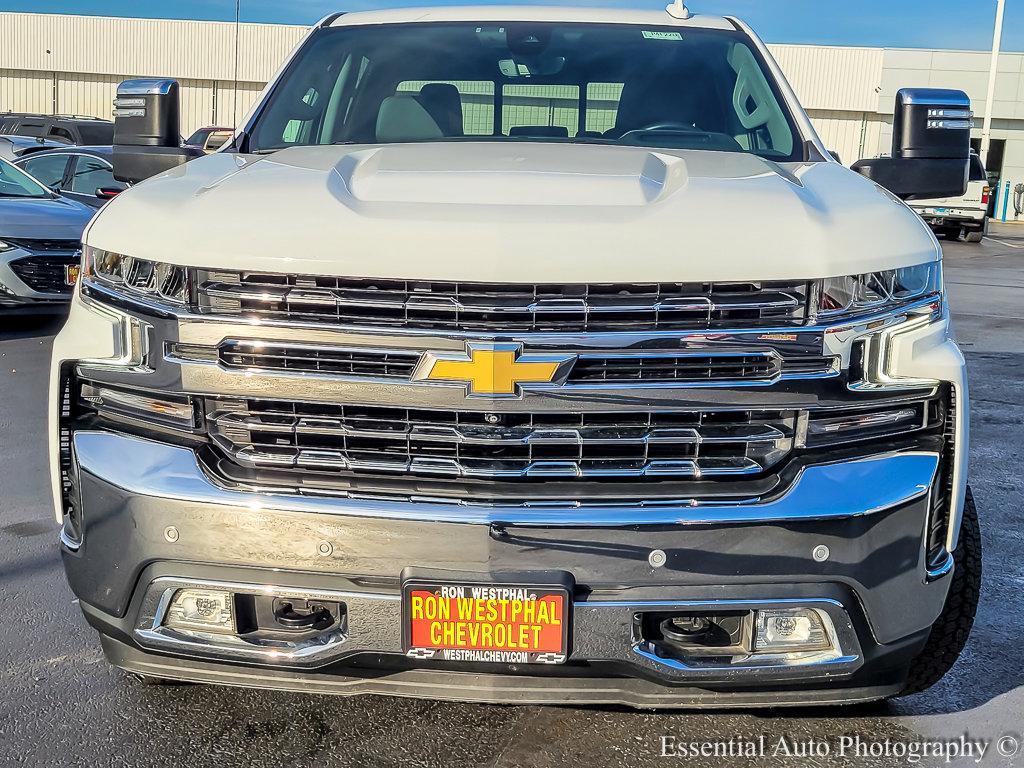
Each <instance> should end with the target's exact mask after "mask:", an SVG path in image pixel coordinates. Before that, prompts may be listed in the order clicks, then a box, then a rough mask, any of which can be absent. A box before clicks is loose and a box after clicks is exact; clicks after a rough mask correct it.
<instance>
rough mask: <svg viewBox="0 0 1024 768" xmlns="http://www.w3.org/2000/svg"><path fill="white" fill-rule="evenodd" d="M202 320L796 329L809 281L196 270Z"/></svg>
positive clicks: (462, 327) (494, 328)
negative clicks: (508, 279) (579, 280)
mask: <svg viewBox="0 0 1024 768" xmlns="http://www.w3.org/2000/svg"><path fill="white" fill-rule="evenodd" d="M196 285H197V290H198V293H197V304H196V307H195V309H196V310H197V311H198V312H200V313H203V314H212V315H217V316H226V317H249V318H263V319H277V320H283V321H286V322H313V323H334V324H339V325H343V326H353V327H387V328H409V329H415V328H435V329H446V330H453V331H478V332H482V333H508V332H521V331H527V332H544V331H554V332H557V331H563V332H596V331H616V330H624V329H625V330H671V329H711V328H720V327H733V328H736V327H768V326H779V325H782V326H800V325H803V324H805V323H806V322H807V319H808V311H809V296H810V292H811V283H809V282H802V281H797V282H767V283H756V282H755V283H650V284H580V285H543V284H535V285H530V284H502V283H497V284H485V283H458V282H455V283H445V282H437V281H416V280H391V279H380V280H377V279H369V278H333V277H324V276H301V275H299V276H296V275H281V274H259V273H249V272H241V273H235V272H210V271H203V270H199V271H198V274H197V279H196Z"/></svg>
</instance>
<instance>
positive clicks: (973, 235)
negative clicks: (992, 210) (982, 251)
mask: <svg viewBox="0 0 1024 768" xmlns="http://www.w3.org/2000/svg"><path fill="white" fill-rule="evenodd" d="M966 239H967V242H968V243H980V242H981V241H982V240H984V239H985V230H984V229H976V230H971V231H970V232H968V233H967V238H966Z"/></svg>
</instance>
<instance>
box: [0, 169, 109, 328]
mask: <svg viewBox="0 0 1024 768" xmlns="http://www.w3.org/2000/svg"><path fill="white" fill-rule="evenodd" d="M94 212H95V211H94V210H93V209H92V208H90V207H88V206H86V205H82V204H81V203H78V202H75V201H74V200H68V199H67V198H63V197H60V196H59V195H57V194H56V193H54V192H53V191H52V190H50V189H49V188H48V187H45V186H43V185H42V184H40V183H39V182H38V181H36V180H35V179H33V178H32V177H31V176H29V175H28V174H26V173H24V172H23V171H21V170H19V169H18V168H16V167H15V166H13V165H11V164H10V163H8V162H7V161H6V160H2V159H0V313H7V312H10V311H19V310H20V311H40V310H42V311H46V310H59V309H61V308H62V307H63V305H64V304H66V303H67V302H68V301H69V300H70V298H71V293H72V291H73V289H74V284H75V281H76V280H77V278H78V265H79V261H80V253H79V251H80V249H81V242H82V231H83V230H84V229H85V225H86V224H88V223H89V220H90V219H91V218H92V215H93V213H94Z"/></svg>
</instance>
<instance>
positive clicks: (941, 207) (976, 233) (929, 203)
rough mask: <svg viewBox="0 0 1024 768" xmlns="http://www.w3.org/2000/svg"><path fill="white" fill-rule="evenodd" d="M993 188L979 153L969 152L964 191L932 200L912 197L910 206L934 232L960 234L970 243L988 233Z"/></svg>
mask: <svg viewBox="0 0 1024 768" xmlns="http://www.w3.org/2000/svg"><path fill="white" fill-rule="evenodd" d="M991 194H992V187H991V186H990V185H989V180H988V174H987V173H985V166H984V165H983V164H982V162H981V158H980V157H978V155H976V154H974V153H973V152H972V153H971V160H970V174H969V176H968V182H967V191H966V192H965V193H964V194H963V195H959V196H957V197H943V198H938V199H935V200H914V201H912V202H911V203H910V207H911V208H913V209H914V210H915V211H917V212H918V213H919V214H921V217H922V218H923V219H924V220H925V221H926V222H928V226H930V227H931V228H932V230H933V231H934V232H935V234H937V235H945V236H946V238H947V239H948V240H958V239H959V238H961V237H963V238H964V239H965V240H967V242H969V243H980V242H981V241H982V240H983V239H984V237H985V235H986V234H987V233H988V208H989V203H990V202H991V199H990V197H991Z"/></svg>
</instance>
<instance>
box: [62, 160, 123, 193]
mask: <svg viewBox="0 0 1024 768" xmlns="http://www.w3.org/2000/svg"><path fill="white" fill-rule="evenodd" d="M102 187H116V188H117V189H124V185H123V184H121V183H120V182H118V181H117V180H116V179H114V174H113V173H112V172H111V170H110V168H108V167H107V165H106V164H105V163H103V162H102V161H100V160H97V159H96V158H95V157H78V158H77V159H76V161H75V170H74V173H73V174H72V176H71V191H72V192H80V193H81V194H83V195H95V194H96V190H97V189H100V188H102Z"/></svg>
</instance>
